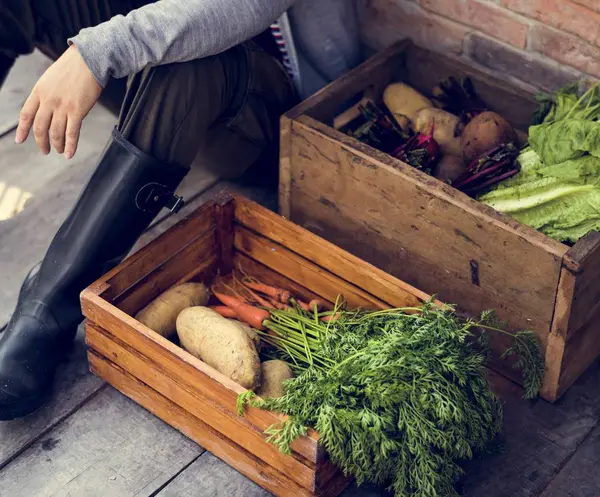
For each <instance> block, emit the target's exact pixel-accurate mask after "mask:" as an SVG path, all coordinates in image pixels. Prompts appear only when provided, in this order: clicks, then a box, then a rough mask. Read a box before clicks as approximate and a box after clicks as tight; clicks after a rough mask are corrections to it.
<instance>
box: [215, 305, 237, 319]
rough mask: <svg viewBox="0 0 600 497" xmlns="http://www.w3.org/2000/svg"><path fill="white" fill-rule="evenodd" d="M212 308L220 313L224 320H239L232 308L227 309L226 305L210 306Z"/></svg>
mask: <svg viewBox="0 0 600 497" xmlns="http://www.w3.org/2000/svg"><path fill="white" fill-rule="evenodd" d="M210 308H211V309H212V310H213V311H216V312H218V313H219V314H220V315H221V316H223V317H224V318H229V319H238V315H237V312H235V311H234V310H233V309H231V308H230V307H227V306H226V305H212V306H210Z"/></svg>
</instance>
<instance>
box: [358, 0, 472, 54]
mask: <svg viewBox="0 0 600 497" xmlns="http://www.w3.org/2000/svg"><path fill="white" fill-rule="evenodd" d="M358 3H359V10H360V19H361V34H362V40H363V42H364V43H365V44H366V45H368V46H370V47H372V48H376V49H382V48H384V47H387V46H388V45H390V44H392V43H393V42H395V41H398V40H399V39H402V38H411V39H412V40H413V41H414V42H415V43H416V44H417V45H420V46H422V47H424V48H428V49H430V50H433V51H436V52H441V53H452V54H461V53H462V49H463V42H464V38H465V36H466V34H467V32H468V28H466V27H464V26H461V25H460V24H457V23H454V22H452V21H448V20H446V19H443V18H441V17H439V16H436V15H435V14H431V13H430V12H427V11H425V10H423V9H422V8H421V7H419V6H418V5H416V4H415V3H412V2H408V1H406V0H359V2H358Z"/></svg>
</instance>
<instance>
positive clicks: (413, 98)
mask: <svg viewBox="0 0 600 497" xmlns="http://www.w3.org/2000/svg"><path fill="white" fill-rule="evenodd" d="M383 102H384V103H385V105H386V107H387V108H388V109H389V110H390V112H391V113H392V114H394V117H395V118H396V120H397V121H398V123H399V124H402V123H406V120H405V119H403V116H406V117H407V118H408V119H410V120H411V121H412V122H414V121H415V119H416V117H417V113H418V112H419V111H420V110H421V109H425V108H428V107H433V103H432V102H431V100H429V99H428V98H427V97H425V96H423V95H421V94H420V93H419V92H418V91H417V90H415V89H414V88H411V87H410V86H408V85H405V84H404V83H392V84H391V85H388V87H387V88H386V89H385V90H384V92H383Z"/></svg>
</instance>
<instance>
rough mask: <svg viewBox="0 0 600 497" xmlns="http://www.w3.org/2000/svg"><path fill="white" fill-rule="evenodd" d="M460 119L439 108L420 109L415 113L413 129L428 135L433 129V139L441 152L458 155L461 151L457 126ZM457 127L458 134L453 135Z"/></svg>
mask: <svg viewBox="0 0 600 497" xmlns="http://www.w3.org/2000/svg"><path fill="white" fill-rule="evenodd" d="M459 122H460V119H459V118H458V117H457V116H455V115H454V114H450V112H446V111H444V110H441V109H422V110H420V111H419V113H418V114H417V119H416V121H415V123H414V129H415V131H417V132H418V133H423V134H426V135H428V134H429V133H431V130H432V129H433V139H434V140H435V141H436V142H437V144H438V145H439V146H440V149H441V151H442V153H443V154H447V155H460V154H461V151H462V147H461V141H460V132H461V131H462V129H461V128H460V127H459ZM457 128H458V133H459V136H454V133H455V132H456V130H457Z"/></svg>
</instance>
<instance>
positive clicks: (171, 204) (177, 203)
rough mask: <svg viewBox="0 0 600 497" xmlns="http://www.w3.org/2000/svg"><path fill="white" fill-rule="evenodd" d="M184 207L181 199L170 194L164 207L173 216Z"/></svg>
mask: <svg viewBox="0 0 600 497" xmlns="http://www.w3.org/2000/svg"><path fill="white" fill-rule="evenodd" d="M184 205H185V202H184V200H183V197H180V196H179V195H175V194H174V193H171V196H170V197H169V198H168V199H167V203H166V204H165V207H166V208H167V209H169V210H170V211H171V212H172V213H173V214H177V213H178V212H179V211H180V210H181V208H182V207H183V206H184Z"/></svg>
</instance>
